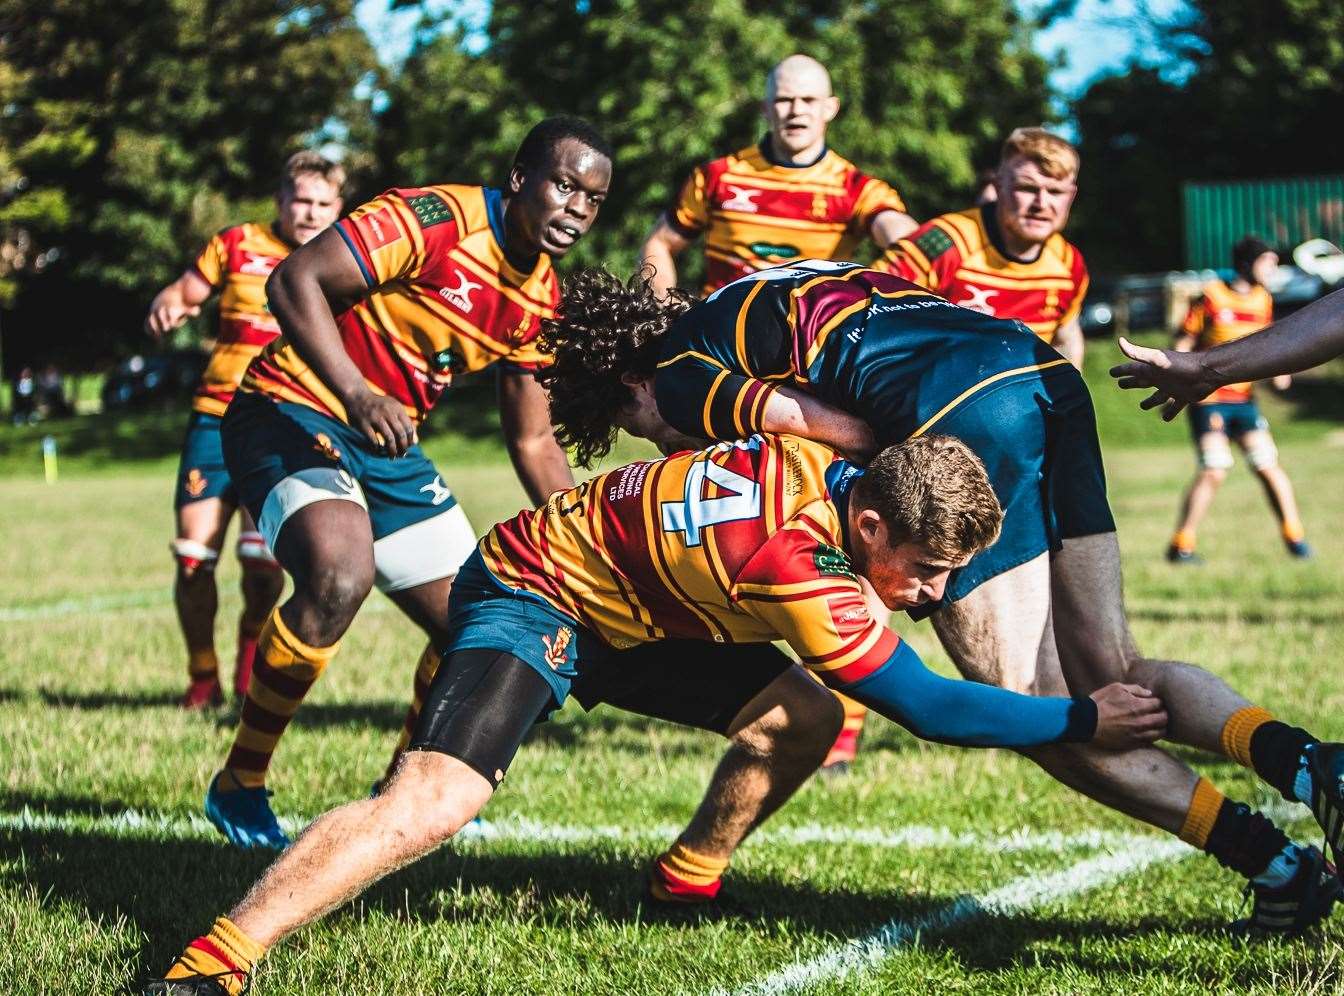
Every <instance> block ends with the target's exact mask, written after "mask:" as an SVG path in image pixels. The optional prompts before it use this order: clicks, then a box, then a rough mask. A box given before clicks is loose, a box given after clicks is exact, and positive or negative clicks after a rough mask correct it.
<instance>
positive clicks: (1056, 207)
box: [995, 156, 1078, 244]
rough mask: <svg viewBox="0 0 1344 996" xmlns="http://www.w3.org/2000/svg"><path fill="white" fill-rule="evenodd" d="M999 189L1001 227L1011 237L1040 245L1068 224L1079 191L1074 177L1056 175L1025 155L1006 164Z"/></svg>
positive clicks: (1002, 170)
mask: <svg viewBox="0 0 1344 996" xmlns="http://www.w3.org/2000/svg"><path fill="white" fill-rule="evenodd" d="M995 188H996V190H997V193H998V205H999V206H998V220H999V227H1000V228H1002V229H1003V230H1004V232H1005V234H1007V235H1008V236H1010V237H1011V238H1014V239H1016V240H1018V241H1021V242H1026V243H1037V244H1038V243H1041V242H1044V241H1045V240H1046V239H1048V238H1050V236H1052V235H1054V234H1055V233H1056V232H1058V231H1060V230H1061V229H1062V228H1063V227H1064V225H1065V224H1066V223H1067V222H1068V220H1069V209H1070V208H1072V207H1073V198H1074V196H1075V195H1076V194H1077V193H1078V185H1077V183H1075V182H1074V178H1073V177H1071V176H1070V177H1065V178H1063V179H1057V178H1055V177H1052V176H1050V175H1048V174H1046V173H1044V172H1042V170H1041V168H1040V167H1039V166H1038V165H1036V163H1034V162H1032V161H1031V160H1029V159H1025V158H1023V157H1021V156H1017V157H1015V158H1013V159H1010V160H1009V161H1008V162H1007V163H1005V164H1004V165H1003V167H1002V168H1001V169H1000V170H999V176H998V179H997V180H996V181H995Z"/></svg>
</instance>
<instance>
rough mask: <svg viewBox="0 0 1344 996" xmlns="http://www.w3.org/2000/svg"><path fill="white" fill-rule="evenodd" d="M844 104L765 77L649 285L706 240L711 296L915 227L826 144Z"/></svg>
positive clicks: (675, 223) (666, 277)
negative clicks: (761, 131) (736, 140)
mask: <svg viewBox="0 0 1344 996" xmlns="http://www.w3.org/2000/svg"><path fill="white" fill-rule="evenodd" d="M839 110H840V100H839V98H837V97H836V96H835V95H834V93H833V92H832V91H831V77H830V74H829V73H827V72H826V67H825V66H823V65H822V64H821V63H820V62H818V61H817V60H816V59H813V58H811V57H809V56H806V55H791V56H789V57H788V58H787V59H784V60H783V61H782V62H780V63H779V64H778V65H777V66H775V67H774V68H773V69H772V70H770V75H769V76H768V77H767V78H766V83H765V99H764V101H763V102H762V104H761V111H762V113H763V114H764V116H765V120H766V124H767V125H768V130H767V131H766V134H765V136H764V137H762V138H761V140H760V142H759V143H757V144H756V145H749V146H747V147H746V148H745V149H740V150H739V151H737V152H735V153H733V154H732V155H729V156H724V157H723V158H721V159H715V160H713V161H712V162H708V163H705V164H704V165H702V166H698V167H697V168H696V169H695V170H693V171H692V173H691V175H690V177H689V178H688V179H687V180H686V182H685V183H684V184H683V185H682V188H681V195H680V197H679V198H678V199H677V203H676V204H675V205H673V206H672V207H671V208H669V209H668V210H667V212H666V213H664V214H663V216H662V217H661V218H659V219H658V223H657V224H656V225H655V226H654V229H653V231H652V232H650V233H649V237H648V239H647V240H646V241H645V243H644V249H643V251H642V253H641V255H642V256H643V261H644V265H646V266H651V267H652V268H653V269H652V273H653V285H654V286H655V287H657V288H658V289H659V290H663V291H666V290H667V289H668V288H671V287H675V286H676V285H677V269H676V262H675V260H676V257H677V256H679V255H681V253H683V252H684V251H685V250H686V249H687V247H689V246H690V244H691V242H692V241H693V240H694V239H696V238H697V237H698V236H699V235H701V234H703V235H704V236H705V280H704V286H703V293H705V294H709V293H711V292H712V291H715V290H717V289H718V288H720V287H722V286H723V285H724V284H726V283H728V282H729V281H730V280H736V279H737V278H738V277H740V276H742V275H743V274H744V273H751V272H752V271H754V270H759V269H761V268H763V267H767V266H774V265H776V264H778V263H783V262H787V261H788V260H791V259H801V258H804V257H810V258H814V259H851V258H852V257H853V255H854V250H855V249H856V248H857V247H858V245H859V243H860V242H861V241H862V240H863V239H864V237H865V236H866V237H868V238H871V239H872V240H873V242H874V243H876V244H877V247H878V248H879V249H885V248H886V247H887V246H889V245H891V244H892V243H894V242H895V241H896V240H897V239H898V238H900V237H901V236H902V235H905V234H906V233H908V232H910V231H913V230H914V228H915V220H914V219H913V218H911V217H910V215H908V214H906V212H905V203H904V202H903V201H902V200H901V197H900V195H899V194H897V193H896V191H895V190H894V189H892V188H891V187H890V186H888V185H887V184H886V183H884V182H883V181H881V180H878V179H876V178H874V177H871V176H867V175H866V174H864V173H862V172H860V171H859V170H858V169H856V168H855V167H854V165H853V163H851V162H849V161H848V160H847V159H845V158H843V157H842V156H840V155H839V154H838V153H836V152H835V151H834V150H833V149H831V148H829V147H828V146H827V145H826V128H827V126H828V125H829V124H830V123H831V121H833V120H834V119H835V116H836V114H837V113H839ZM842 701H843V702H844V704H845V728H844V730H843V731H841V734H840V737H839V739H837V740H836V742H835V746H834V747H833V748H832V750H831V754H830V756H829V757H828V758H827V760H826V764H825V765H824V767H826V768H827V769H828V770H831V771H834V772H840V771H843V770H845V768H846V767H847V766H848V764H849V762H850V761H852V760H853V759H854V756H855V753H856V751H857V750H858V741H859V736H860V734H861V733H862V731H863V720H864V713H865V711H866V710H864V709H863V707H862V706H860V705H859V704H858V703H856V702H851V701H848V700H844V699H842Z"/></svg>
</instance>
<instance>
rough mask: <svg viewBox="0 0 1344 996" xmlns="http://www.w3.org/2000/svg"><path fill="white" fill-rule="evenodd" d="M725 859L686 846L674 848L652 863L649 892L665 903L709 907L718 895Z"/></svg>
mask: <svg viewBox="0 0 1344 996" xmlns="http://www.w3.org/2000/svg"><path fill="white" fill-rule="evenodd" d="M727 867H728V861H727V859H726V858H712V857H710V856H708V855H705V854H699V853H697V852H695V851H693V850H691V849H690V848H689V847H687V846H686V845H685V844H681V843H677V844H673V845H672V846H671V848H669V849H668V850H667V852H666V853H664V854H663V855H662V856H661V857H659V858H658V860H657V861H655V862H654V863H653V873H652V877H651V879H650V882H649V889H650V891H651V892H652V893H653V897H654V898H655V899H660V900H662V901H663V902H665V903H707V902H709V901H710V900H712V899H713V898H714V897H715V896H717V895H718V894H719V889H720V888H721V887H722V886H723V873H724V871H725V870H726V869H727Z"/></svg>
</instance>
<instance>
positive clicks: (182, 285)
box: [145, 270, 212, 339]
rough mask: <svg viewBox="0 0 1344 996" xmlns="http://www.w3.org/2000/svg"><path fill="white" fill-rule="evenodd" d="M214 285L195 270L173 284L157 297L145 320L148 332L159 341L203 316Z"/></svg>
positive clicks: (185, 273)
mask: <svg viewBox="0 0 1344 996" xmlns="http://www.w3.org/2000/svg"><path fill="white" fill-rule="evenodd" d="M211 289H212V288H211V287H210V285H209V284H208V283H207V282H206V280H205V278H204V277H202V276H201V275H200V274H199V273H197V272H196V271H195V270H186V271H185V272H183V274H182V276H180V277H178V278H177V279H176V280H174V281H173V282H172V283H171V284H169V285H168V286H167V287H165V288H164V289H163V290H161V291H159V292H158V293H157V294H155V295H154V300H153V301H151V302H150V304H149V315H148V316H147V317H146V318H145V331H147V332H148V333H149V334H150V335H152V336H154V338H156V339H158V338H161V337H162V336H165V335H167V334H168V333H169V332H171V331H172V330H173V329H175V328H177V327H178V326H179V325H181V324H182V323H183V322H185V321H186V320H187V319H188V318H195V317H196V316H197V315H199V314H200V313H201V305H203V304H204V303H205V302H206V301H207V300H209V298H210V291H211Z"/></svg>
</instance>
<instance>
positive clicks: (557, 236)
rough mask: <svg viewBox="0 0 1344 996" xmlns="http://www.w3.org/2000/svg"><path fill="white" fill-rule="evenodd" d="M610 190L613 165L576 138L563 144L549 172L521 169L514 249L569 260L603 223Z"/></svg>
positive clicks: (515, 179) (508, 222) (511, 211)
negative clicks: (600, 221)
mask: <svg viewBox="0 0 1344 996" xmlns="http://www.w3.org/2000/svg"><path fill="white" fill-rule="evenodd" d="M610 185H611V160H610V159H608V158H607V157H606V156H604V155H602V154H601V153H600V152H596V151H594V150H593V149H590V148H589V147H588V146H586V145H584V144H583V143H582V142H580V141H579V140H578V139H575V138H567V139H565V140H564V141H562V142H560V143H559V144H557V145H556V146H555V147H554V148H553V149H552V150H551V158H550V161H549V162H548V163H546V164H545V165H544V166H537V167H534V168H532V169H529V170H524V169H521V168H515V169H514V171H513V172H512V173H510V174H509V189H510V197H509V206H508V208H507V209H506V211H505V217H504V227H505V231H506V236H507V238H508V240H509V246H510V248H512V249H514V250H515V251H517V252H518V253H519V254H521V255H529V256H530V255H532V254H534V253H536V252H538V251H541V252H544V253H547V254H549V255H551V256H554V257H556V258H559V257H561V256H563V255H565V253H567V252H569V250H570V249H572V248H574V244H575V243H576V242H578V241H579V239H581V238H583V236H584V235H585V234H586V233H587V231H588V229H589V228H590V227H591V226H592V224H593V222H594V221H596V220H597V212H598V209H599V208H601V206H602V202H603V201H604V200H606V197H607V188H608V187H609V186H610Z"/></svg>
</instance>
